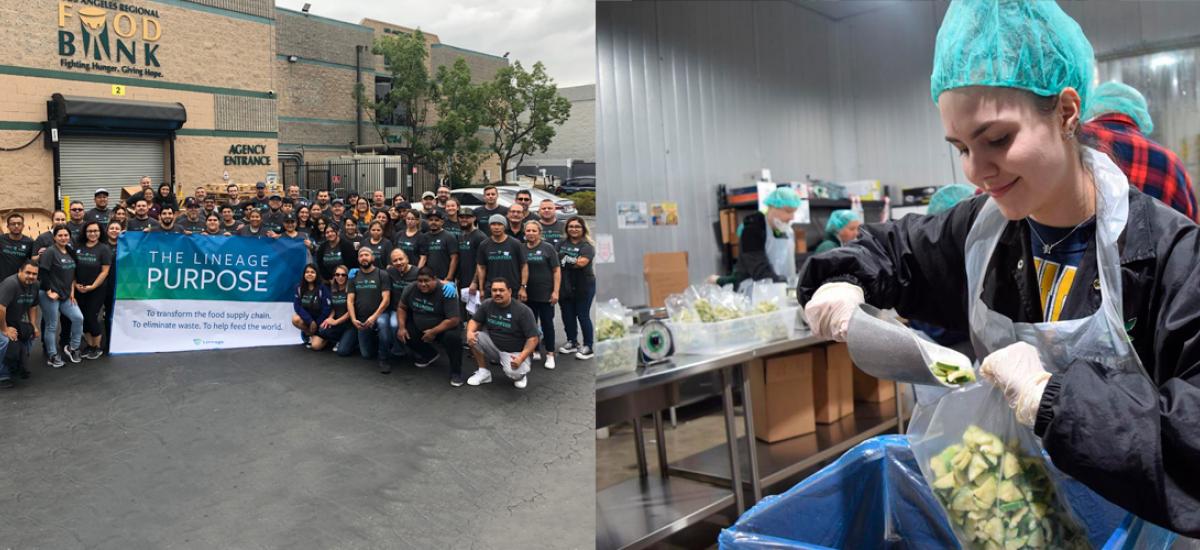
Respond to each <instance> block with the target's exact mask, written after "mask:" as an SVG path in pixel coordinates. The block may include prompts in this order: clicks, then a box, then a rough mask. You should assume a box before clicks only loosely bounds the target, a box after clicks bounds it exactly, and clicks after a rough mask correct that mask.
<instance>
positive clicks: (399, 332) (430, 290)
mask: <svg viewBox="0 0 1200 550" xmlns="http://www.w3.org/2000/svg"><path fill="white" fill-rule="evenodd" d="M443 286H444V285H443V283H441V282H439V281H438V280H437V278H436V277H435V276H434V272H433V270H432V269H430V268H428V267H422V268H421V269H419V270H418V271H417V282H416V284H414V285H409V286H408V288H405V289H404V292H403V294H402V295H401V297H400V302H399V303H397V304H396V326H397V329H396V337H397V338H399V339H400V341H401V342H404V344H405V345H407V346H408V349H409V350H410V351H412V354H413V363H414V364H415V365H416V366H417V367H418V368H425V367H428V366H429V365H432V364H433V363H434V361H437V358H438V351H437V349H436V348H434V347H433V343H434V342H436V343H437V344H439V345H441V346H442V347H443V348H445V349H446V358H447V359H449V360H450V385H451V386H455V387H458V386H461V385H463V376H462V332H461V331H460V330H459V329H458V325H459V313H458V297H457V296H453V294H452V296H451V297H447V296H446V293H445V292H443ZM409 327H413V328H414V329H415V330H414V331H412V332H411V333H410V332H409V330H408V329H409Z"/></svg>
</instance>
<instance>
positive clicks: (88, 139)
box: [58, 136, 166, 208]
mask: <svg viewBox="0 0 1200 550" xmlns="http://www.w3.org/2000/svg"><path fill="white" fill-rule="evenodd" d="M164 145H165V143H164V140H163V139H161V138H130V137H111V136H62V138H61V140H60V141H59V144H58V163H59V175H60V178H59V188H58V199H59V201H61V200H62V198H63V197H71V200H78V201H82V202H83V204H84V207H85V208H91V207H92V206H93V204H92V197H93V196H94V195H95V193H96V189H99V188H101V187H103V188H105V189H107V190H108V192H109V196H110V198H109V201H108V204H109V206H110V207H112V206H115V205H116V204H117V201H118V200H119V199H120V197H121V188H123V187H127V186H130V185H137V184H138V180H140V179H141V178H142V176H150V179H152V180H153V181H154V186H155V189H156V190H157V187H158V185H159V184H160V183H162V181H163V178H164V176H165V174H166V170H165V169H164V168H163V147H164ZM59 204H61V202H60V203H59Z"/></svg>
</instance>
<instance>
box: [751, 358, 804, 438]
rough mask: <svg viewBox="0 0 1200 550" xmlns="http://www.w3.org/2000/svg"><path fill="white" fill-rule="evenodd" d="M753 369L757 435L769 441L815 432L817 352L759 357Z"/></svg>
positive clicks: (752, 364)
mask: <svg viewBox="0 0 1200 550" xmlns="http://www.w3.org/2000/svg"><path fill="white" fill-rule="evenodd" d="M747 368H748V369H749V371H750V396H751V398H750V400H751V405H752V407H751V408H752V409H753V412H752V414H753V415H754V417H753V418H754V436H755V437H757V438H758V439H761V440H763V441H766V442H767V443H774V442H776V441H782V440H784V439H790V438H793V437H796V436H801V435H804V434H809V433H813V432H815V431H816V430H817V423H816V418H815V416H814V410H813V385H812V381H813V353H812V352H809V351H804V352H799V353H792V354H789V355H781V356H777V357H769V358H767V359H766V360H761V359H759V360H755V361H754V362H752V363H750V364H748V365H747Z"/></svg>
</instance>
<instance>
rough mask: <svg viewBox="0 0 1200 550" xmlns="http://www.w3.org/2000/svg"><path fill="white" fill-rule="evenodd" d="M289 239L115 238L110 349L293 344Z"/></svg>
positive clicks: (295, 257)
mask: <svg viewBox="0 0 1200 550" xmlns="http://www.w3.org/2000/svg"><path fill="white" fill-rule="evenodd" d="M305 260H306V254H305V248H304V242H303V241H300V240H296V239H267V238H252V237H211V236H203V235H178V234H168V233H139V232H128V233H125V234H123V235H121V238H120V240H119V241H118V242H117V258H116V262H115V263H116V268H115V269H116V281H117V287H116V293H115V294H116V297H115V300H116V303H115V305H114V308H113V327H112V335H111V336H110V338H112V344H111V349H112V353H114V354H120V353H146V352H162V351H192V350H203V349H230V348H244V347H260V346H279V345H287V344H295V343H298V342H299V341H300V340H299V336H300V334H299V331H297V330H296V328H295V327H293V326H292V322H291V319H292V297H293V291H294V290H295V288H296V284H297V283H298V282H299V281H300V275H301V273H303V272H304V263H305Z"/></svg>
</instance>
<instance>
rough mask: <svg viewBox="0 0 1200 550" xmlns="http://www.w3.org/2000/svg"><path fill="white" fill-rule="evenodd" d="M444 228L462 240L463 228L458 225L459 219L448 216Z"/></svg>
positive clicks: (456, 238) (455, 237)
mask: <svg viewBox="0 0 1200 550" xmlns="http://www.w3.org/2000/svg"><path fill="white" fill-rule="evenodd" d="M442 230H443V231H445V232H447V233H449V234H451V235H454V239H455V240H460V241H461V240H462V236H463V230H462V227H460V226H459V225H458V221H456V220H451V219H449V218H447V219H446V225H444V226H442Z"/></svg>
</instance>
